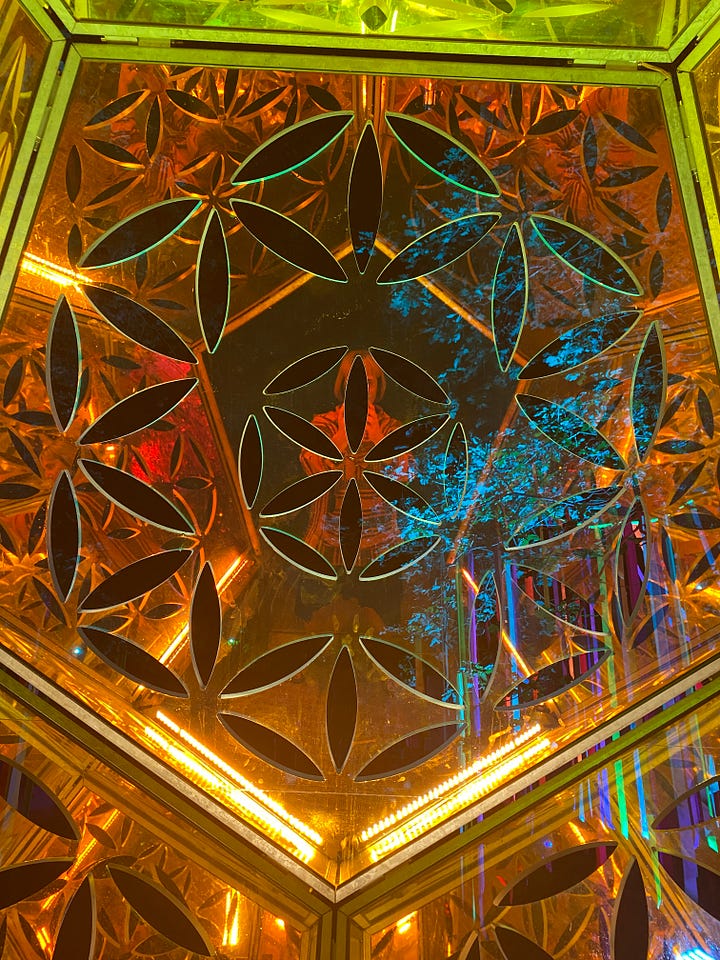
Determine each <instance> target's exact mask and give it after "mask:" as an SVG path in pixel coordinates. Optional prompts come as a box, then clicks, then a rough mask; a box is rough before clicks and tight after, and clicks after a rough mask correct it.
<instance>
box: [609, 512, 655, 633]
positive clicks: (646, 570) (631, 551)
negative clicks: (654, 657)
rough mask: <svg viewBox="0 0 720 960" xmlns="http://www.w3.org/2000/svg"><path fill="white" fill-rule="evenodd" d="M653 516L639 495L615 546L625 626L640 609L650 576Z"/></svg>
mask: <svg viewBox="0 0 720 960" xmlns="http://www.w3.org/2000/svg"><path fill="white" fill-rule="evenodd" d="M651 535H652V526H651V522H650V517H649V515H648V512H647V510H646V509H645V506H644V504H643V502H642V500H640V499H639V498H636V499H635V500H634V501H633V502H632V504H631V505H630V508H629V509H628V512H627V514H626V515H625V523H624V524H623V526H622V529H621V531H620V535H619V537H618V541H617V545H616V547H615V595H616V597H618V602H619V609H620V613H621V616H622V620H623V623H624V625H625V628H626V629H627V626H628V625H629V624H630V623H631V622H632V620H633V619H634V617H635V615H636V614H637V613H638V611H639V610H640V607H641V605H642V602H643V600H644V599H645V594H646V592H647V586H648V580H649V577H650V564H649V563H648V557H649V555H650V549H651V547H650V543H649V538H650V537H651Z"/></svg>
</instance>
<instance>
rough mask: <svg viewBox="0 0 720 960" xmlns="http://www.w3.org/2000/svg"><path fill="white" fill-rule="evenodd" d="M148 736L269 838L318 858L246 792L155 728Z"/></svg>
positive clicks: (304, 858)
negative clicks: (277, 838) (256, 825)
mask: <svg viewBox="0 0 720 960" xmlns="http://www.w3.org/2000/svg"><path fill="white" fill-rule="evenodd" d="M178 729H179V728H178ZM145 735H146V736H147V737H148V739H150V740H152V742H153V743H154V744H155V745H156V746H157V747H159V748H160V749H161V750H162V751H163V753H165V754H166V755H167V756H169V757H171V758H172V759H173V760H174V761H175V762H176V763H177V764H178V766H179V767H181V768H182V769H183V771H184V773H185V774H186V775H189V776H191V777H192V778H193V779H194V780H195V781H196V782H199V783H200V784H202V786H204V787H205V788H208V789H210V790H211V791H212V792H213V793H215V794H216V795H217V794H220V795H221V796H222V797H223V799H224V800H225V802H227V803H228V804H229V805H231V806H234V807H235V808H236V809H238V810H240V811H241V812H242V813H243V814H244V815H245V816H246V817H248V819H250V820H252V821H254V822H255V823H258V824H260V825H261V826H262V828H263V829H264V830H265V831H267V833H269V834H270V836H275V837H281V838H282V839H283V840H284V841H285V842H286V843H288V844H289V845H290V846H291V848H292V852H293V854H294V856H296V857H297V858H298V859H299V860H302V861H303V862H304V863H307V862H308V861H310V860H311V859H312V858H313V857H314V856H315V848H314V847H313V846H312V844H310V843H308V841H307V840H306V839H305V838H304V837H302V836H300V834H299V833H297V832H296V831H295V830H292V829H291V828H290V827H289V826H287V824H285V823H283V821H282V820H281V819H280V818H279V817H277V816H275V815H274V814H273V813H270V812H269V811H268V810H266V809H264V808H263V807H262V806H261V805H260V804H259V803H258V802H257V801H256V800H254V799H253V798H252V797H250V796H248V795H247V791H246V790H245V789H242V790H241V789H239V788H238V787H236V786H234V784H232V783H231V782H230V781H229V780H228V779H227V778H225V777H223V776H219V775H218V774H216V773H215V772H214V771H213V770H211V769H210V768H209V767H208V766H207V764H205V763H203V762H202V760H199V759H197V758H196V757H193V756H192V755H191V754H189V753H188V752H187V750H183V749H182V747H179V746H178V745H177V744H176V743H173V742H172V741H171V740H168V739H167V738H166V737H164V736H163V735H162V734H161V733H158V731H157V730H154V729H153V728H152V727H149V726H148V727H145ZM208 752H209V751H208Z"/></svg>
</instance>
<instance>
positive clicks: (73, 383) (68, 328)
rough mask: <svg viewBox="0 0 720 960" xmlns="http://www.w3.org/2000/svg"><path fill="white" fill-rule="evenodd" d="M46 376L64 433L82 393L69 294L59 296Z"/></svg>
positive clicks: (55, 415)
mask: <svg viewBox="0 0 720 960" xmlns="http://www.w3.org/2000/svg"><path fill="white" fill-rule="evenodd" d="M20 369H21V372H22V368H20ZM9 379H10V378H9V377H8V380H9ZM45 379H46V385H47V392H48V397H49V398H50V409H51V410H52V413H53V417H54V418H55V422H56V424H57V425H58V428H59V429H60V430H62V431H63V433H64V432H65V430H67V428H68V427H69V426H70V424H71V423H72V420H73V417H74V416H75V411H76V410H77V405H78V400H79V396H80V335H79V333H78V327H77V321H76V320H75V313H74V311H73V308H72V307H71V306H70V304H69V303H68V300H67V298H66V297H65V296H62V297H60V299H59V300H58V302H57V304H56V305H55V310H54V311H53V315H52V319H51V320H50V328H49V330H48V337H47V363H46V365H45ZM6 389H7V388H6Z"/></svg>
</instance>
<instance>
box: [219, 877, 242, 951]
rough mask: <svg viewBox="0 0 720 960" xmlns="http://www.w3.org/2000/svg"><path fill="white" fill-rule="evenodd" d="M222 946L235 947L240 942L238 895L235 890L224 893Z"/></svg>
mask: <svg viewBox="0 0 720 960" xmlns="http://www.w3.org/2000/svg"><path fill="white" fill-rule="evenodd" d="M222 943H223V946H224V947H236V946H237V945H238V944H239V943H240V895H239V894H238V893H237V891H235V890H228V891H227V892H226V894H225V926H224V928H223V942H222Z"/></svg>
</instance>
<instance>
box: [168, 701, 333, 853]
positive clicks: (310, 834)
mask: <svg viewBox="0 0 720 960" xmlns="http://www.w3.org/2000/svg"><path fill="white" fill-rule="evenodd" d="M155 716H156V717H157V719H158V720H159V721H160V723H162V724H164V725H165V726H166V727H167V728H168V729H169V730H172V732H173V733H174V734H175V735H176V736H178V737H180V739H181V740H184V741H185V743H187V744H188V745H189V746H191V747H192V748H193V750H196V751H197V753H199V754H200V755H201V756H203V757H204V758H205V759H206V760H208V761H210V763H211V764H212V765H213V766H214V767H216V768H217V770H219V771H220V772H221V773H223V774H224V775H225V776H226V777H228V779H230V780H233V781H234V782H235V783H236V784H237V785H238V786H240V787H242V789H243V790H246V791H247V792H248V793H250V794H252V795H253V796H254V797H256V798H257V799H258V800H259V801H260V802H261V803H263V804H265V806H266V807H268V808H269V809H270V810H272V811H273V812H274V813H276V814H277V815H278V816H279V817H280V818H281V819H282V820H284V821H286V822H287V823H289V824H290V825H291V826H293V827H294V828H295V829H296V830H297V831H298V833H301V834H303V835H304V836H305V837H307V839H308V840H312V842H313V843H315V844H317V845H318V846H321V845H322V842H323V838H322V837H321V836H320V834H319V833H317V831H315V830H313V829H312V827H309V826H308V825H307V824H306V823H303V822H302V820H298V819H297V817H294V816H293V815H292V814H291V813H288V811H287V810H286V809H285V807H283V806H282V805H281V804H279V803H278V802H277V801H276V800H273V799H272V797H269V796H268V795H267V794H266V793H265V792H264V791H263V790H261V789H260V788H259V787H256V786H255V784H254V783H252V782H251V781H250V780H246V779H245V777H243V775H242V774H240V773H238V772H237V770H235V769H234V768H233V767H231V766H230V764H228V763H225V761H224V760H222V759H221V758H220V757H218V755H217V754H216V753H213V752H212V750H210V749H209V748H208V747H206V746H205V744H204V743H201V742H200V741H199V740H196V739H195V737H193V735H192V734H191V733H190V732H189V731H188V730H184V729H183V728H182V727H179V726H178V725H177V724H176V723H175V722H174V721H173V720H171V719H170V717H167V716H165V714H164V713H163V712H162V710H158V711H157V713H156V714H155Z"/></svg>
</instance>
